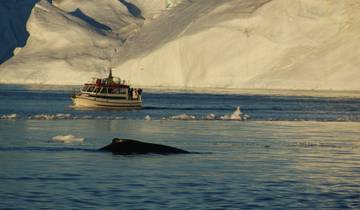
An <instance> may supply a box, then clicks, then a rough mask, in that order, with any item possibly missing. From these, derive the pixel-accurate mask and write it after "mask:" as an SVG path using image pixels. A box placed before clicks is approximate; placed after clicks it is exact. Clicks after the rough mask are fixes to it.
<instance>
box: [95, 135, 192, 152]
mask: <svg viewBox="0 0 360 210" xmlns="http://www.w3.org/2000/svg"><path fill="white" fill-rule="evenodd" d="M100 151H109V152H112V153H113V154H118V155H132V154H162V155H169V154H186V153H189V152H188V151H185V150H182V149H178V148H175V147H169V146H166V145H161V144H151V143H146V142H141V141H135V140H131V139H118V138H114V139H113V140H112V143H111V144H109V145H107V146H105V147H103V148H101V149H100Z"/></svg>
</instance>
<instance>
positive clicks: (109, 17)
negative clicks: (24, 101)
mask: <svg viewBox="0 0 360 210" xmlns="http://www.w3.org/2000/svg"><path fill="white" fill-rule="evenodd" d="M126 2H128V3H131V5H132V6H131V5H128V4H126V3H125V1H123V2H122V1H118V0H104V1H95V0H53V4H49V3H47V1H45V0H41V1H40V2H39V3H38V4H37V6H36V7H35V8H34V9H33V10H32V14H31V16H30V19H29V21H28V23H27V29H28V31H29V33H30V38H29V40H28V43H27V44H26V46H25V47H24V48H22V49H21V50H17V54H16V56H14V57H13V58H11V59H10V60H8V61H7V62H5V63H4V64H2V65H1V66H0V73H1V75H2V77H1V78H0V82H1V83H9V82H10V83H41V84H81V83H83V82H84V81H86V80H87V79H88V78H89V77H91V76H98V75H101V74H103V75H105V72H104V70H105V68H106V67H109V66H112V67H115V70H114V74H116V75H118V76H121V77H122V78H124V79H127V80H130V81H131V82H132V83H133V84H134V85H138V86H151V87H172V88H216V87H220V88H249V89H307V90H308V89H315V90H319V89H324V90H360V83H359V82H358V78H360V71H359V69H358V66H359V65H360V63H359V62H360V60H359V59H358V58H357V57H359V56H360V46H359V45H360V42H359V41H360V40H359V39H360V35H359V34H360V33H359V32H360V1H359V0H342V1H338V0H292V1H289V0H222V1H218V0H192V1H188V0H183V1H181V0H171V1H165V0H154V1H147V0H131V1H126ZM136 11H137V12H136Z"/></svg>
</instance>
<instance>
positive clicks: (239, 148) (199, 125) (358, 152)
mask: <svg viewBox="0 0 360 210" xmlns="http://www.w3.org/2000/svg"><path fill="white" fill-rule="evenodd" d="M70 94H71V90H68V89H60V90H56V89H55V90H37V89H28V88H24V87H19V86H0V98H1V99H0V117H1V116H3V117H2V118H6V116H9V115H11V114H16V119H12V120H9V119H1V120H0V168H1V170H0V209H159V208H164V209H290V208H291V209H293V208H295V209H296V208H298V209H359V208H360V123H359V121H360V120H359V119H360V99H358V98H344V97H343V98H341V97H337V98H327V97H302V96H297V97H290V96H262V95H229V94H228V95H219V94H218V95H214V94H184V93H156V92H152V93H151V92H145V94H144V100H145V102H144V109H142V110H139V111H117V110H110V111H104V110H97V111H94V110H74V109H72V108H71V107H69V104H70V100H69V95H70ZM238 105H240V106H241V109H242V112H244V113H246V114H248V115H250V116H251V118H250V120H247V121H222V120H203V118H204V116H206V115H207V114H209V113H213V114H215V115H216V116H222V115H225V114H230V113H232V112H233V111H234V109H235V107H236V106H238ZM182 113H186V114H188V115H194V116H195V117H196V120H169V117H171V116H175V115H178V114H182ZM56 115H58V116H60V117H56ZM146 115H149V116H150V117H151V118H152V119H151V120H144V117H145V116H146ZM39 116H48V119H50V120H42V119H44V117H39ZM68 134H72V135H75V136H77V137H83V138H85V141H84V142H83V143H76V142H74V143H68V144H64V143H58V142H54V141H52V137H54V136H57V135H68ZM114 137H123V138H133V139H138V140H142V141H146V142H152V143H161V144H166V145H171V146H175V147H179V148H182V149H186V150H189V151H193V152H197V153H193V154H186V155H169V156H163V155H133V156H118V155H112V154H108V153H102V152H97V151H96V149H97V148H100V147H102V146H104V145H106V144H108V143H110V141H111V139H112V138H114Z"/></svg>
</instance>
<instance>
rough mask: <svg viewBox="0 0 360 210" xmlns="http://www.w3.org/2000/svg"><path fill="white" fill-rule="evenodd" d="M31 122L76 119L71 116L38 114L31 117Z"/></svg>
mask: <svg viewBox="0 0 360 210" xmlns="http://www.w3.org/2000/svg"><path fill="white" fill-rule="evenodd" d="M29 119H30V120H68V119H74V117H73V116H71V114H62V113H59V114H55V115H54V114H37V115H34V116H30V117H29Z"/></svg>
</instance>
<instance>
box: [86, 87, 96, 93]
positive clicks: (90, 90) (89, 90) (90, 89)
mask: <svg viewBox="0 0 360 210" xmlns="http://www.w3.org/2000/svg"><path fill="white" fill-rule="evenodd" d="M94 88H95V87H94V86H90V88H89V89H88V90H87V92H93V90H94Z"/></svg>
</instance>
